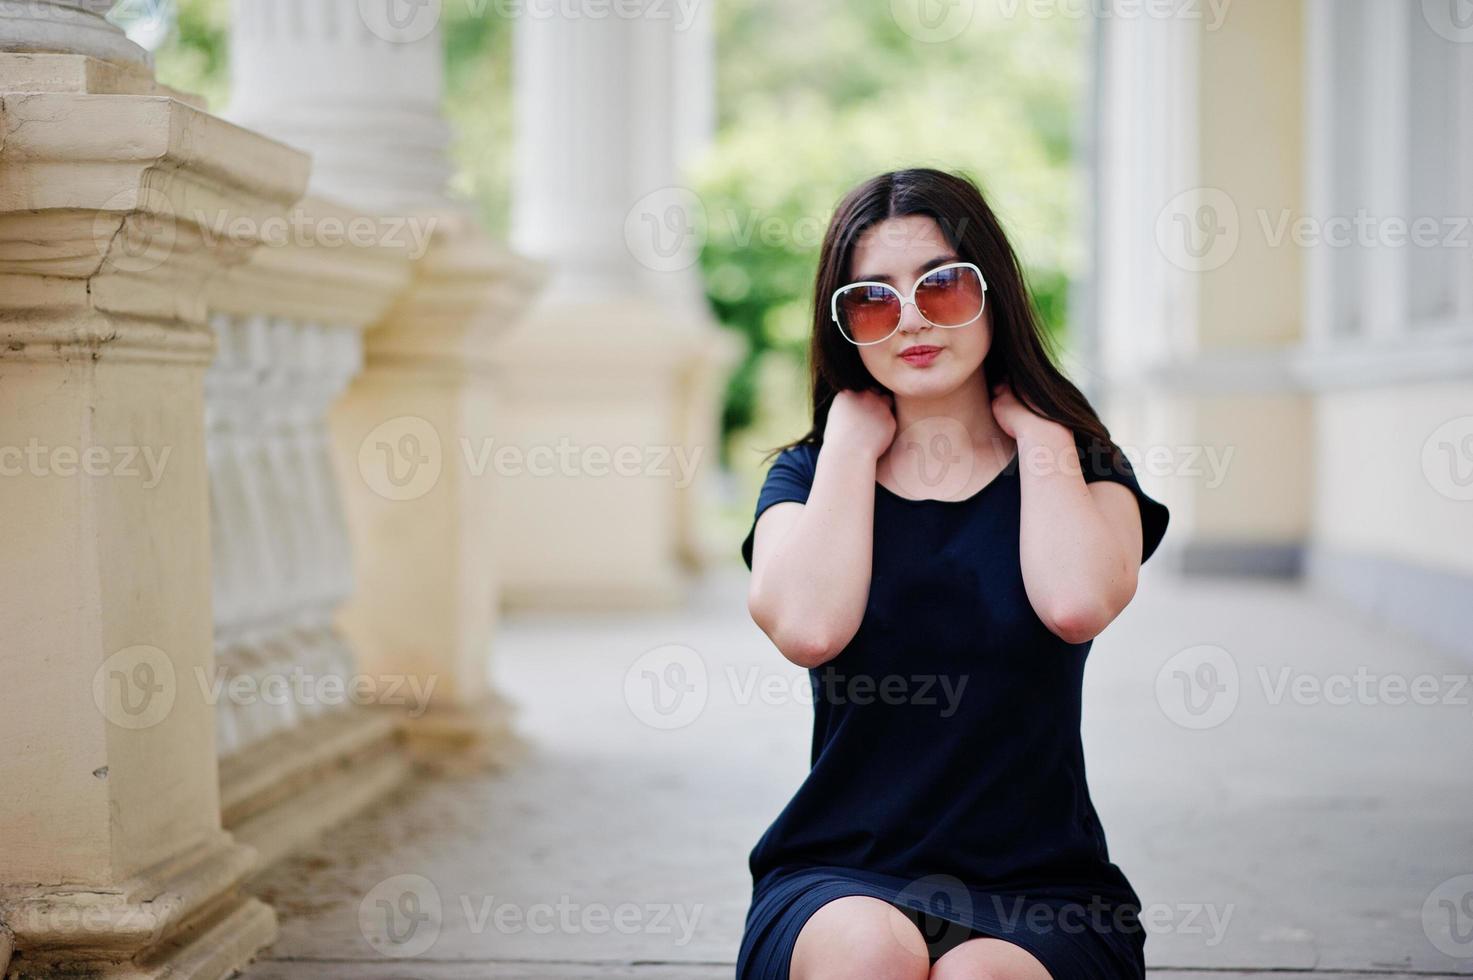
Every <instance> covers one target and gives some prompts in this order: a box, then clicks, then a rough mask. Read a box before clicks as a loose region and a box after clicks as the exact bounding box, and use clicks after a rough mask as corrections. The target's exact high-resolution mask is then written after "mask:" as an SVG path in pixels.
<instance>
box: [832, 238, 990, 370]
mask: <svg viewBox="0 0 1473 980" xmlns="http://www.w3.org/2000/svg"><path fill="white" fill-rule="evenodd" d="M959 261H962V260H961V257H960V256H958V255H957V254H956V252H955V251H954V250H953V249H952V247H951V244H950V243H949V242H948V241H947V240H946V236H945V235H944V234H942V232H941V227H940V225H938V224H937V223H936V220H935V219H934V218H932V217H930V216H929V215H923V214H918V215H906V216H904V217H899V218H887V219H885V220H884V221H881V222H879V223H878V224H875V225H872V226H871V227H869V228H868V229H866V230H865V232H864V234H862V235H861V236H860V238H859V240H858V241H857V242H856V243H855V246H854V253H853V256H852V258H851V260H850V267H849V277H848V278H847V279H845V280H844V281H845V282H846V283H848V282H860V281H863V280H878V281H880V282H887V283H889V284H890V285H892V286H894V287H895V288H896V289H897V290H899V291H900V293H901V295H902V296H904V295H909V293H910V291H911V289H912V288H913V287H914V286H915V282H916V280H917V279H918V278H920V277H921V276H923V275H925V273H926V272H927V271H929V270H930V269H934V268H936V267H937V266H939V265H945V264H946V263H948V262H959ZM991 342H992V315H991V311H990V310H988V309H986V308H985V307H984V309H983V311H982V315H981V316H980V317H978V318H977V319H976V320H973V321H972V322H971V323H969V324H967V325H966V326H964V327H954V328H946V327H937V326H934V325H932V324H931V323H929V322H927V321H926V319H925V318H924V317H922V316H921V314H920V312H919V311H918V310H917V309H916V307H915V304H913V303H906V304H904V306H903V307H902V309H901V313H900V327H899V329H898V330H896V331H895V333H893V334H892V335H891V336H890V338H889V339H888V340H883V341H881V342H879V343H877V344H865V345H862V346H860V347H859V357H860V360H861V361H863V362H864V366H865V367H866V368H868V369H869V373H870V374H872V375H873V376H874V378H875V380H876V381H878V382H879V383H880V384H882V385H884V386H885V387H886V388H888V389H889V390H890V391H891V392H893V393H894V394H895V395H896V396H897V397H912V398H934V397H937V396H940V395H946V394H949V393H950V392H952V391H955V390H956V389H957V388H959V387H960V386H961V385H963V384H965V383H967V382H968V381H969V380H970V379H972V377H973V376H974V375H976V373H977V370H978V368H980V367H981V366H982V359H983V358H984V357H986V356H987V349H988V347H989V346H990V345H991ZM927 348H939V350H937V351H936V353H935V356H933V357H930V358H929V359H927V358H915V357H914V356H912V357H910V358H907V357H902V356H901V355H902V354H904V353H905V352H907V351H915V352H917V353H919V352H922V351H924V350H925V349H927Z"/></svg>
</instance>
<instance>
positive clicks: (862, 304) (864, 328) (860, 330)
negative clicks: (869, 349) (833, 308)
mask: <svg viewBox="0 0 1473 980" xmlns="http://www.w3.org/2000/svg"><path fill="white" fill-rule="evenodd" d="M837 305H838V308H839V325H840V326H842V327H843V328H844V333H845V335H846V336H848V338H849V339H850V340H852V341H854V342H855V343H859V344H872V343H874V342H875V341H877V340H884V339H885V338H886V337H888V336H889V335H890V333H891V331H893V330H894V329H895V325H896V324H897V323H899V322H900V297H898V296H897V295H896V294H895V291H894V290H891V289H886V288H885V287H884V286H855V287H853V288H852V289H846V290H844V291H843V292H842V293H840V294H839V302H838V304H837Z"/></svg>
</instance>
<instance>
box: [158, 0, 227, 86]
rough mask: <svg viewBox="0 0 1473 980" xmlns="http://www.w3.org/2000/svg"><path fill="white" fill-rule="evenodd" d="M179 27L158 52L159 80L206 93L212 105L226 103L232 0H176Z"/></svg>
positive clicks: (166, 83)
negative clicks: (229, 0) (230, 2)
mask: <svg viewBox="0 0 1473 980" xmlns="http://www.w3.org/2000/svg"><path fill="white" fill-rule="evenodd" d="M176 2H177V7H178V11H179V14H178V28H177V30H176V31H175V34H174V36H173V37H172V38H171V39H170V41H169V43H168V44H166V45H164V47H162V48H160V49H159V50H158V51H157V52H155V53H154V63H155V66H156V70H157V74H158V78H159V81H161V82H163V83H164V84H165V85H170V86H173V87H174V88H176V89H179V90H180V91H183V92H193V93H195V94H197V95H203V96H204V97H205V98H206V100H208V102H209V106H210V108H211V109H212V110H213V111H215V112H219V111H221V110H222V109H224V107H225V103H226V100H227V98H228V96H229V90H230V71H229V65H228V60H229V53H230V4H229V2H228V0H176Z"/></svg>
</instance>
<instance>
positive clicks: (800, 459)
mask: <svg viewBox="0 0 1473 980" xmlns="http://www.w3.org/2000/svg"><path fill="white" fill-rule="evenodd" d="M817 468H818V447H817V446H811V445H801V446H792V447H789V448H787V449H784V450H783V451H782V452H780V453H778V454H777V458H775V459H774V460H773V461H772V466H770V467H769V468H768V470H767V477H766V478H765V479H764V480H763V481H762V489H761V490H760V491H759V492H758V493H757V509H756V511H754V512H753V514H752V526H751V528H749V529H748V531H747V536H746V538H745V539H743V541H742V560H743V561H745V562H746V563H747V569H748V571H750V570H751V568H752V543H753V542H754V541H755V540H756V537H757V518H759V517H761V516H762V512H763V511H764V510H766V509H767V508H769V507H771V506H772V505H773V504H777V503H781V502H783V501H784V500H796V501H797V502H798V503H800V504H801V503H806V502H807V501H808V491H809V489H810V488H811V487H812V486H813V474H814V472H815V471H816V470H817Z"/></svg>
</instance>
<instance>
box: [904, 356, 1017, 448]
mask: <svg viewBox="0 0 1473 980" xmlns="http://www.w3.org/2000/svg"><path fill="white" fill-rule="evenodd" d="M937 417H945V418H949V419H954V420H955V421H956V422H958V423H959V424H960V425H961V426H962V428H964V429H965V430H966V432H967V438H968V440H969V441H970V443H971V446H972V450H973V451H974V452H975V453H976V454H977V458H978V460H980V461H987V460H992V461H995V462H996V463H997V464H998V465H1002V464H1003V463H1005V462H1007V461H1008V460H1009V459H1011V458H1012V455H1013V453H1014V452H1015V451H1016V449H1017V444H1016V442H1014V440H1013V438H1012V437H1011V436H1009V435H1008V434H1007V433H1006V432H1004V431H1003V430H1002V427H1001V426H1000V425H998V424H997V418H996V416H994V415H993V414H992V394H991V392H990V391H989V390H988V388H987V380H986V378H985V377H984V376H983V374H982V371H981V370H980V369H978V371H977V373H976V374H974V375H973V376H972V378H971V380H970V381H969V382H968V383H966V384H964V385H962V386H960V387H959V388H957V389H956V390H955V391H951V392H948V393H947V394H945V395H940V396H937V397H935V398H922V397H913V396H906V395H896V396H895V431H896V433H897V434H898V433H903V432H905V431H906V429H907V428H908V427H909V426H911V425H914V424H915V423H917V422H920V421H922V420H924V419H930V418H937ZM892 445H893V444H892Z"/></svg>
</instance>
